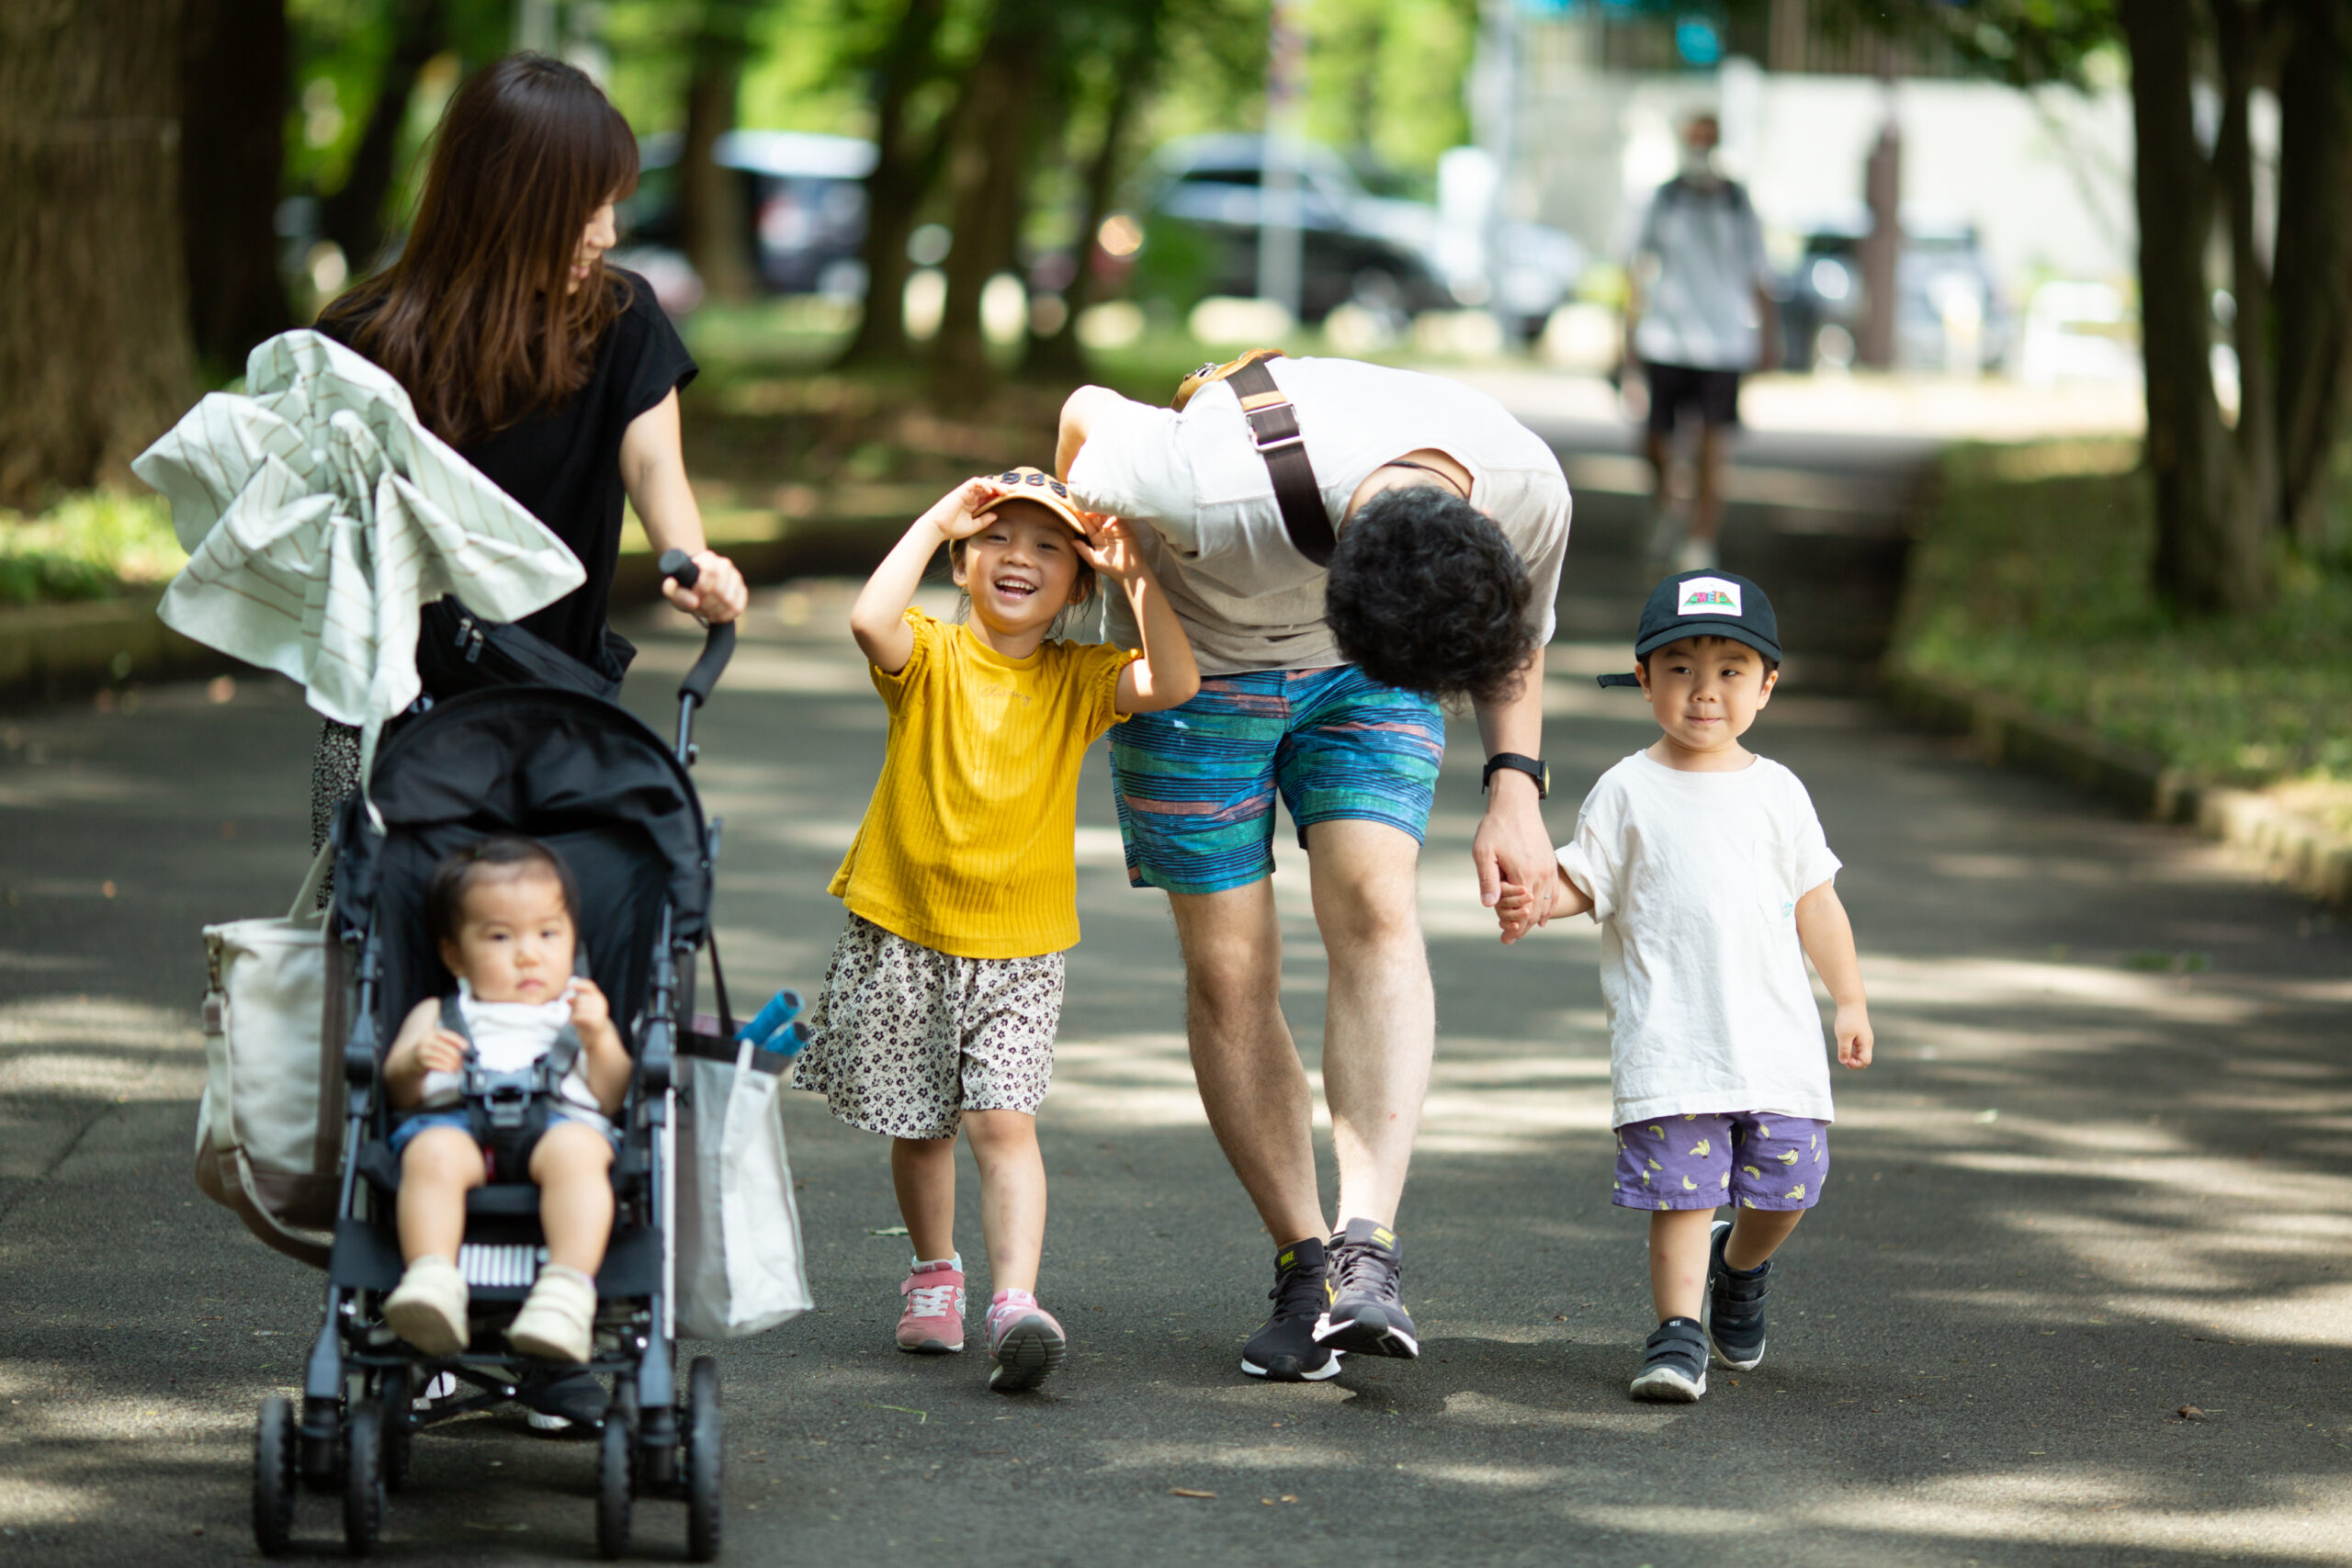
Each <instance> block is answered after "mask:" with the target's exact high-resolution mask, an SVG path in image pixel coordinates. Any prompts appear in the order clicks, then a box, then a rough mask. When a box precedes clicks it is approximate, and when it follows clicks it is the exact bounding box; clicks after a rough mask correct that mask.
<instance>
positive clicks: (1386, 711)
mask: <svg viewBox="0 0 2352 1568" xmlns="http://www.w3.org/2000/svg"><path fill="white" fill-rule="evenodd" d="M1444 756H1445V715H1444V714H1443V713H1442V712H1441V711H1440V710H1439V708H1438V705H1437V704H1436V703H1434V702H1432V701H1430V699H1429V698H1428V697H1426V696H1423V695H1421V694H1419V693H1418V692H1406V691H1399V690H1398V689H1397V688H1396V687H1394V686H1384V685H1382V684H1381V683H1380V682H1377V681H1375V680H1374V679H1373V678H1372V677H1371V676H1369V675H1366V674H1365V673H1364V672H1363V671H1361V670H1359V669H1357V668H1356V667H1355V666H1354V665H1352V664H1339V665H1333V666H1331V667H1330V668H1329V669H1323V670H1260V671H1250V672H1248V673H1245V674H1238V675H1212V676H1210V677H1209V678H1208V679H1206V680H1204V681H1203V682H1201V690H1200V694H1199V695H1198V696H1196V697H1194V698H1193V700H1192V701H1191V702H1188V703H1185V704H1183V705H1182V706H1179V707H1172V708H1169V709H1166V710H1164V711H1162V712H1159V713H1139V714H1136V716H1134V717H1132V718H1130V719H1128V720H1127V722H1126V723H1125V724H1122V725H1120V726H1118V727H1117V728H1114V729H1113V730H1112V731H1111V772H1112V777H1113V782H1114V785H1115V786H1116V788H1117V791H1118V797H1117V798H1118V807H1119V834H1120V837H1121V838H1122V839H1124V840H1125V842H1126V850H1127V880H1128V881H1129V882H1130V883H1132V884H1134V885H1135V886H1137V887H1164V888H1166V889H1167V890H1168V891H1169V892H1170V893H1221V892H1224V891H1225V890H1226V889H1227V888H1230V887H1245V886H1249V885H1250V883H1253V882H1256V881H1257V880H1259V879H1260V878H1261V877H1263V876H1266V875H1268V874H1271V873H1272V871H1273V869H1274V796H1275V795H1276V794H1280V795H1281V796H1282V798H1283V806H1284V807H1286V808H1287V809H1288V810H1289V812H1290V816H1291V820H1292V821H1293V822H1295V823H1296V824H1297V825H1298V842H1299V847H1300V848H1301V849H1305V848H1306V830H1307V829H1309V828H1311V827H1313V826H1314V825H1315V824H1316V823H1317V822H1331V821H1338V820H1341V819H1346V820H1351V821H1361V822H1379V823H1383V824H1385V825H1386V826H1388V827H1391V828H1395V829H1398V830H1399V831H1401V832H1406V833H1410V834H1411V835H1412V836H1413V840H1414V842H1416V843H1419V841H1420V840H1421V836H1422V834H1423V833H1424V832H1425V831H1426V830H1427V829H1428V827H1429V819H1430V803H1431V802H1432V801H1434V800H1435V799H1436V795H1437V770H1438V763H1439V762H1440V761H1442V760H1443V759H1444Z"/></svg>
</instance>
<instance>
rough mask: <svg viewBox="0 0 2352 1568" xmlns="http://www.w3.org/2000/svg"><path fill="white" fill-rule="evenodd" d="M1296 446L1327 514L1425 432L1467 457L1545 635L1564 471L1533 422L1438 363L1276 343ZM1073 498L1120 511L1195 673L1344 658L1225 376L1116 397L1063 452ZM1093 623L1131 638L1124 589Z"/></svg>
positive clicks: (1343, 506) (1545, 637)
mask: <svg viewBox="0 0 2352 1568" xmlns="http://www.w3.org/2000/svg"><path fill="white" fill-rule="evenodd" d="M1267 368H1268V369H1269V370H1270V371H1271V372H1272V375H1273V378H1274V384H1275V385H1276V386H1277V387H1280V388H1281V389H1282V390H1283V394H1284V395H1285V396H1287V397H1288V398H1289V399H1290V400H1291V402H1292V406H1293V407H1294V408H1295V410H1296V411H1297V418H1298V428H1299V434H1300V435H1301V436H1302V438H1303V439H1304V440H1305V441H1306V457H1307V461H1308V462H1309V463H1310V464H1312V465H1313V466H1314V468H1315V480H1316V483H1317V486H1318V487H1319V488H1320V489H1321V491H1322V493H1323V506H1324V510H1325V511H1326V512H1327V513H1329V514H1330V516H1331V517H1332V519H1333V520H1334V522H1335V523H1336V522H1337V520H1338V519H1340V517H1341V516H1342V515H1343V514H1344V513H1346V510H1347V505H1348V502H1349V500H1350V498H1351V497H1352V496H1353V495H1354V494H1355V492H1356V490H1357V488H1358V487H1359V486H1361V485H1362V484H1363V481H1364V480H1365V479H1369V478H1370V477H1371V476H1372V472H1373V470H1374V469H1375V468H1380V467H1381V466H1382V465H1384V464H1386V463H1388V462H1391V461H1393V460H1395V459H1396V458H1398V457H1404V456H1405V455H1406V454H1407V453H1408V452H1416V451H1419V450H1421V449H1422V448H1424V447H1427V448H1431V449H1434V450H1436V451H1440V452H1443V453H1444V454H1446V455H1447V456H1448V457H1452V458H1453V460H1454V461H1456V462H1458V463H1460V464H1461V465H1462V466H1463V467H1464V468H1466V469H1468V470H1469V472H1470V503H1471V504H1472V505H1473V506H1475V507H1476V508H1477V509H1478V510H1479V511H1481V512H1483V513H1486V514H1487V516H1489V517H1491V518H1493V519H1494V520H1495V523H1496V525H1498V527H1499V528H1501V530H1502V533H1503V537H1504V538H1505V539H1507V540H1509V541H1510V547H1511V549H1512V551H1513V552H1514V553H1516V554H1517V555H1518V557H1519V558H1520V560H1521V564H1523V565H1524V566H1525V567H1526V569H1527V575H1528V579H1529V581H1531V582H1532V584H1533V585H1534V589H1535V592H1534V594H1533V596H1532V599H1531V601H1530V602H1529V605H1528V621H1529V624H1530V625H1531V626H1533V627H1534V628H1535V629H1536V631H1537V632H1538V634H1539V636H1540V638H1541V640H1542V641H1543V642H1549V641H1550V640H1551V639H1552V631H1553V626H1554V611H1553V604H1554V601H1555V600H1556V599H1557V598H1558V597H1559V592H1560V567H1561V563H1562V562H1563V561H1564V560H1566V558H1567V549H1568V504H1569V503H1568V481H1567V477H1566V475H1565V474H1563V473H1562V472H1561V471H1560V460H1559V458H1558V457H1555V456H1554V455H1553V452H1552V449H1551V447H1549V446H1546V445H1545V444H1544V441H1543V439H1542V438H1541V437H1539V436H1537V435H1536V434H1534V433H1533V432H1532V431H1530V430H1529V429H1528V428H1527V427H1526V426H1524V425H1522V424H1521V423H1519V422H1518V421H1517V420H1515V419H1513V418H1512V417H1511V416H1510V413H1509V412H1508V411H1506V410H1505V409H1504V408H1503V406H1502V405H1501V404H1500V403H1498V402H1497V401H1496V400H1494V399H1492V398H1490V397H1488V396H1487V394H1486V393H1484V392H1480V391H1476V390H1475V389H1471V388H1469V387H1465V386H1463V385H1462V384H1461V383H1460V382H1458V381H1449V380H1446V379H1444V378H1442V377H1437V376H1427V375H1422V374H1420V373H1419V372H1416V371H1411V370H1397V369H1391V368H1389V367H1385V366H1379V365H1365V364H1361V363H1359V362H1357V361H1355V360H1350V359H1275V360H1271V361H1269V362H1267ZM1069 488H1070V493H1071V495H1072V496H1073V497H1074V498H1075V499H1076V500H1077V502H1078V504H1080V506H1082V507H1085V508H1086V509H1087V510H1088V511H1090V512H1104V513H1112V514H1113V515H1114V516H1117V517H1121V518H1124V519H1125V520H1126V521H1127V522H1129V523H1132V524H1137V525H1142V524H1148V525H1150V526H1148V527H1142V526H1138V527H1136V529H1135V530H1134V533H1135V535H1136V544H1137V547H1138V548H1139V550H1140V551H1141V553H1142V554H1143V557H1144V558H1145V559H1146V560H1147V561H1148V562H1149V563H1150V566H1151V569H1152V571H1153V573H1154V575H1156V576H1157V577H1158V578H1159V584H1160V587H1161V588H1162V590H1164V591H1165V592H1166V593H1167V595H1168V603H1169V605H1170V608H1172V609H1173V610H1174V611H1175V612H1176V615H1177V618H1178V619H1179V620H1181V621H1182V623H1183V626H1184V630H1185V631H1186V633H1187V634H1189V635H1190V637H1191V638H1192V643H1193V656H1194V658H1195V659H1197V660H1199V663H1200V668H1201V673H1202V674H1204V675H1231V674H1237V673H1239V672H1241V671H1250V670H1319V669H1325V668H1328V667H1329V666H1331V665H1335V664H1340V663H1343V662H1345V661H1344V660H1342V659H1341V658H1340V650H1339V646H1338V644H1337V643H1335V642H1334V641H1333V640H1332V637H1331V630H1330V628H1329V626H1326V625H1324V622H1323V583H1324V577H1325V573H1324V570H1323V568H1321V567H1319V566H1317V565H1316V564H1315V563H1314V562H1312V561H1310V560H1308V559H1307V558H1306V557H1304V556H1302V555H1300V554H1299V553H1298V551H1297V550H1296V549H1295V548H1294V547H1292V545H1291V542H1290V534H1289V532H1288V530H1286V529H1285V528H1284V527H1283V516H1282V509H1281V507H1280V506H1279V505H1278V504H1277V503H1276V502H1275V500H1274V485H1273V480H1272V478H1271V477H1270V476H1269V475H1268V474H1267V472H1266V460H1265V458H1264V457H1261V455H1260V454H1259V451H1258V448H1257V446H1256V443H1255V442H1254V440H1253V439H1252V438H1251V435H1250V424H1249V422H1248V421H1247V420H1246V419H1244V418H1243V417H1242V413H1241V402H1240V399H1239V398H1238V396H1237V395H1236V393H1235V392H1234V390H1233V385H1232V383H1231V382H1230V381H1214V382H1211V383H1210V384H1209V385H1207V386H1205V387H1203V388H1202V389H1200V390H1199V391H1198V392H1196V393H1194V394H1193V399H1192V400H1191V401H1190V402H1188V403H1187V404H1186V405H1185V406H1184V409H1183V412H1181V413H1180V412H1176V411H1174V410H1172V409H1163V408H1153V407H1151V406H1149V405H1148V404H1144V403H1137V402H1125V401H1123V402H1121V403H1119V404H1117V405H1116V406H1114V407H1113V408H1112V409H1110V410H1109V411H1108V412H1105V413H1104V414H1103V416H1102V418H1101V419H1100V420H1099V421H1098V422H1097V423H1095V425H1094V427H1093V428H1092V429H1091V431H1089V432H1088V434H1087V440H1086V445H1085V446H1083V447H1081V448H1080V451H1079V455H1078V459H1077V461H1076V462H1074V463H1072V464H1071V465H1070V471H1069ZM1104 599H1105V608H1106V612H1107V622H1106V626H1105V631H1106V633H1107V635H1108V637H1109V638H1110V640H1111V641H1113V642H1116V643H1121V644H1123V645H1125V646H1126V647H1131V648H1132V647H1135V646H1137V645H1138V643H1139V641H1140V639H1139V637H1137V635H1136V627H1135V625H1134V623H1133V619H1132V617H1131V616H1130V615H1129V613H1128V610H1127V606H1126V602H1125V599H1124V598H1123V597H1122V596H1121V595H1119V594H1116V593H1113V594H1106V595H1104Z"/></svg>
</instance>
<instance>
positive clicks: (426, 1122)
mask: <svg viewBox="0 0 2352 1568" xmlns="http://www.w3.org/2000/svg"><path fill="white" fill-rule="evenodd" d="M425 914H426V919H427V921H428V923H429V925H430V927H431V930H432V935H433V939H434V942H435V944H436V946H437V948H438V950H439V953H440V955H441V962H442V964H443V965H444V966H445V967H446V968H447V970H448V971H449V973H450V974H451V975H452V976H455V977H456V980H457V987H458V988H457V991H456V993H455V994H454V995H450V996H445V997H438V998H433V997H428V998H425V999H424V1000H423V1001H420V1002H419V1003H417V1005H416V1006H415V1007H414V1008H413V1009H412V1010H410V1012H409V1014H408V1017H407V1018H406V1019H405V1020H403V1021H401V1028H400V1032H399V1033H398V1034H397V1035H396V1036H395V1037H394V1038H393V1042H392V1048H391V1050H390V1052H389V1053H387V1054H386V1055H385V1058H384V1068H383V1086H384V1094H385V1097H386V1099H387V1100H389V1101H390V1105H391V1108H392V1109H393V1110H394V1111H396V1112H399V1113H400V1120H399V1122H397V1123H396V1124H395V1125H394V1127H393V1129H392V1133H391V1136H390V1140H389V1143H390V1149H391V1152H392V1153H393V1154H394V1155H395V1156H398V1157H399V1159H400V1169H401V1179H400V1194H399V1200H398V1224H399V1231H400V1243H401V1258H402V1259H403V1261H404V1262H405V1264H406V1268H405V1269H404V1270H403V1271H402V1273H401V1282H400V1284H399V1286H398V1288H396V1289H395V1290H394V1291H393V1292H392V1293H391V1294H390V1296H388V1297H386V1298H385V1301H384V1321H385V1322H386V1323H387V1324H388V1325H390V1327H391V1329H392V1331H393V1332H394V1333H396V1334H398V1335H399V1336H400V1337H401V1338H403V1339H405V1340H407V1341H408V1342H409V1343H410V1344H412V1345H413V1346H415V1347H416V1348H418V1349H419V1350H422V1351H424V1353H425V1354H426V1355H428V1356H450V1355H455V1354H457V1353H458V1352H460V1351H462V1350H464V1349H465V1348H467V1340H468V1330H467V1321H466V1318H467V1307H468V1303H469V1291H468V1289H467V1286H466V1280H465V1276H464V1275H463V1274H461V1273H460V1272H459V1271H458V1245H459V1244H460V1242H462V1241H463V1239H464V1236H465V1228H466V1194H467V1193H468V1192H469V1191H471V1190H474V1189H475V1188H477V1187H481V1186H483V1185H485V1184H487V1183H488V1182H489V1181H491V1180H492V1179H503V1180H505V1181H515V1180H518V1179H525V1178H527V1179H529V1180H530V1181H531V1182H532V1183H533V1184H534V1185H535V1186H537V1188H538V1189H539V1225H540V1229H541V1230H542V1231H543V1232H544V1234H545V1235H546V1238H547V1254H548V1260H547V1262H545V1263H544V1264H542V1265H541V1266H540V1268H539V1271H538V1278H537V1280H536V1281H535V1282H534V1283H533V1285H532V1287H531V1293H530V1294H529V1295H528V1296H527V1297H526V1298H525V1300H524V1303H523V1306H522V1310H521V1311H520V1312H518V1313H517V1314H515V1321H514V1322H513V1324H512V1325H509V1327H508V1328H507V1331H506V1338H507V1342H508V1343H509V1344H510V1345H512V1346H513V1347H514V1348H515V1349H516V1350H517V1351H520V1352H521V1353H522V1354H524V1355H526V1356H537V1357H543V1358H545V1359H549V1360H555V1361H567V1362H579V1361H585V1360H587V1359H588V1358H589V1355H590V1353H591V1351H592V1349H593V1348H594V1347H593V1341H592V1332H593V1329H594V1324H595V1317H596V1270H597V1269H598V1267H599V1266H601V1265H602V1264H603V1262H604V1258H605V1240H606V1238H607V1237H608V1236H609V1235H611V1234H612V1229H613V1189H612V1182H611V1170H612V1164H613V1155H614V1152H615V1150H616V1148H617V1147H618V1146H619V1138H618V1135H617V1134H616V1133H615V1131H614V1128H613V1123H612V1121H611V1117H612V1115H613V1114H614V1113H615V1112H616V1111H618V1110H619V1109H620V1106H621V1101H622V1100H623V1098H624V1097H625V1096H626V1094H627V1093H628V1080H629V1074H630V1071H631V1069H632V1066H633V1064H632V1063H631V1061H630V1059H629V1055H628V1049H627V1048H626V1047H625V1046H624V1045H623V1044H622V1043H621V1037H620V1032H619V1031H618V1030H617V1029H616V1028H615V1027H614V1026H613V1018H612V1010H611V1008H610V1007H609V1006H608V1005H607V1004H606V1002H605V994H604V993H603V992H602V991H600V990H598V989H597V988H596V983H595V982H594V980H592V979H590V978H588V977H587V976H585V975H584V974H577V973H575V964H574V959H575V955H576V953H577V951H578V943H579V939H578V923H579V916H580V889H579V885H578V883H577V882H576V881H574V879H573V877H572V874H571V868H570V867H569V866H567V865H565V864H564V863H563V860H562V858H561V857H560V856H559V855H558V854H557V853H556V852H554V851H553V850H551V849H549V848H548V846H547V845H545V844H543V843H540V842H539V841H537V840H534V839H526V838H522V837H519V836H515V835H501V836H498V837H493V838H490V839H485V840H482V841H481V843H479V844H476V845H474V846H472V847H471V848H469V849H464V850H459V851H458V852H456V853H454V854H451V855H448V856H447V857H446V858H444V859H443V860H442V861H441V863H439V864H438V865H437V866H435V868H434V872H433V877H432V881H431V882H430V883H429V884H428V885H427V887H426V891H425Z"/></svg>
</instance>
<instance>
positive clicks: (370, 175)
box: [319, 0, 449, 277]
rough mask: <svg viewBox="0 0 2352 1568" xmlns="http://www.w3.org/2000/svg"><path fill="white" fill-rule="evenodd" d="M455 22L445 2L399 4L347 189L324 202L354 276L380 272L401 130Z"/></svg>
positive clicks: (332, 233) (322, 222)
mask: <svg viewBox="0 0 2352 1568" xmlns="http://www.w3.org/2000/svg"><path fill="white" fill-rule="evenodd" d="M448 39H449V18H448V15H447V9H446V8H445V6H443V4H442V0H395V4H394V6H393V7H392V50H391V53H390V55H389V56H387V57H386V59H385V61H384V71H383V74H382V75H381V76H380V77H379V78H378V80H377V85H376V101H375V102H374V103H373V104H371V105H370V106H368V124H367V126H366V128H365V129H364V130H361V131H360V133H359V146H358V147H357V149H356V150H355V151H354V152H353V153H352V155H351V173H350V174H349V175H348V176H346V177H345V180H344V182H343V188H342V189H341V190H338V191H336V192H335V193H334V195H332V196H330V197H326V198H325V199H324V200H322V201H321V202H320V203H319V228H320V231H322V233H324V234H325V235H326V237H327V238H328V239H330V240H333V241H334V243H336V244H338V245H340V246H342V247H343V254H344V259H345V261H347V262H349V263H350V264H351V276H354V277H358V276H362V275H364V274H366V273H368V272H372V271H374V270H375V267H376V263H377V260H378V253H379V252H380V251H381V250H382V249H383V248H384V203H385V202H386V201H387V200H388V199H390V196H391V194H392V172H393V170H392V164H393V159H394V156H395V155H396V154H397V153H398V152H399V151H400V139H401V125H402V124H403V123H405V122H406V120H407V119H408V101H409V98H410V96H411V95H412V94H413V93H414V92H415V90H416V78H417V76H418V75H419V74H420V73H422V72H423V71H424V66H425V62H427V61H429V60H431V59H432V58H433V57H434V56H435V55H436V54H438V53H440V52H441V51H443V50H444V49H447V47H448Z"/></svg>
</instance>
